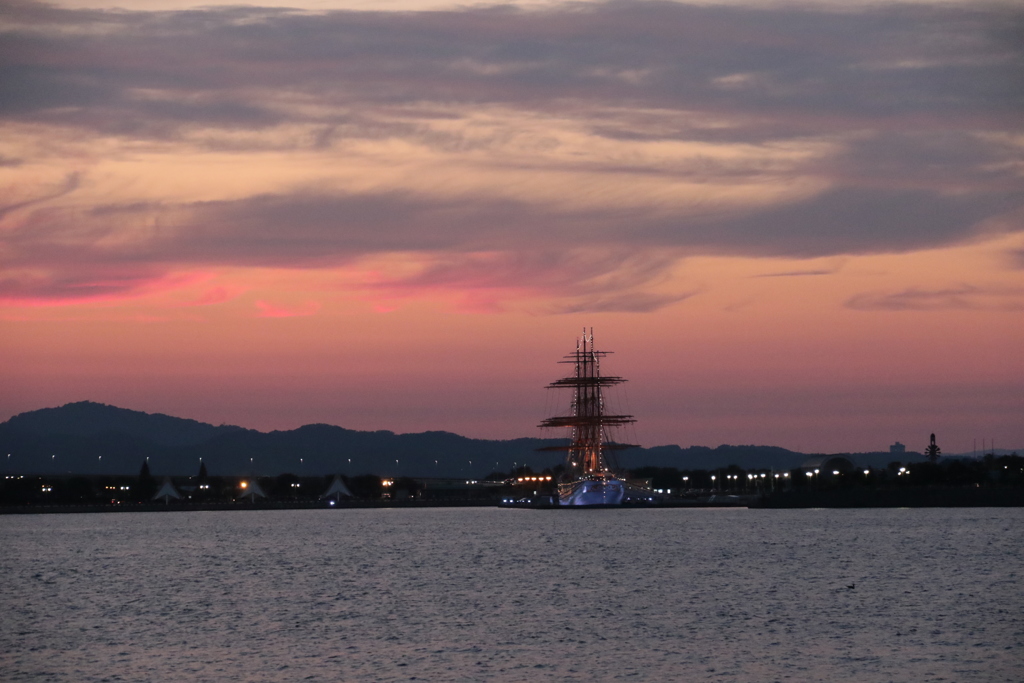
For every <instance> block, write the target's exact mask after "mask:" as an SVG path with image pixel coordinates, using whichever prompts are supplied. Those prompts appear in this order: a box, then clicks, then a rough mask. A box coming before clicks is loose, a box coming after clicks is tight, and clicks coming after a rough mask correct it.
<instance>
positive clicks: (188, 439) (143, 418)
mask: <svg viewBox="0 0 1024 683" xmlns="http://www.w3.org/2000/svg"><path fill="white" fill-rule="evenodd" d="M4 425H5V426H8V427H10V428H12V429H14V430H16V431H19V432H28V433H30V434H52V435H56V434H61V435H65V436H100V435H102V434H111V433H117V434H126V435H130V436H135V437H138V438H141V439H146V440H147V441H151V442H152V443H154V444H157V445H160V446H190V445H195V444H199V443H202V442H204V441H208V440H210V439H212V438H213V437H215V436H218V435H220V434H226V433H228V432H234V431H238V430H241V429H242V428H241V427H234V426H228V425H221V426H220V427H214V426H213V425H208V424H205V423H203V422H197V421H196V420H186V419H183V418H180V417H171V416H169V415H161V414H155V415H151V414H150V413H143V412H141V411H138V410H127V409H125V408H117V407H115V406H108V405H106V404H103V403H93V402H92V401H80V402H78V403H68V404H67V405H63V406H61V407H60V408H43V409H42V410H33V411H31V412H28V413H21V414H20V415H15V416H14V417H12V418H11V419H10V420H8V421H7V422H5V423H4Z"/></svg>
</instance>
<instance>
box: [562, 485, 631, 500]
mask: <svg viewBox="0 0 1024 683" xmlns="http://www.w3.org/2000/svg"><path fill="white" fill-rule="evenodd" d="M625 491H626V487H625V486H624V485H623V483H622V482H621V481H619V480H618V479H583V480H580V481H574V482H572V483H571V484H562V485H561V486H559V487H558V502H559V504H560V505H571V506H580V505H622V497H623V495H624V493H625Z"/></svg>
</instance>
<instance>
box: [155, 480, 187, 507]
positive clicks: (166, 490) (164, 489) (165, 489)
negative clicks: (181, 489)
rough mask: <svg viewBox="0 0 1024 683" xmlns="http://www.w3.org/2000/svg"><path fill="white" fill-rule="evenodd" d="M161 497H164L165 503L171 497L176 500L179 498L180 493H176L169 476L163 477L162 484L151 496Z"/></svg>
mask: <svg viewBox="0 0 1024 683" xmlns="http://www.w3.org/2000/svg"><path fill="white" fill-rule="evenodd" d="M161 498H163V499H164V502H165V503H169V502H170V501H171V498H174V499H176V500H178V499H180V498H181V494H180V493H178V490H177V489H176V488H174V484H172V483H171V478H170V477H165V478H164V485H163V486H161V487H160V490H159V491H157V492H156V495H155V496H153V500H160V499H161Z"/></svg>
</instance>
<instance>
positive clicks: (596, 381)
mask: <svg viewBox="0 0 1024 683" xmlns="http://www.w3.org/2000/svg"><path fill="white" fill-rule="evenodd" d="M609 353H611V352H610V351H598V350H596V349H595V348H594V330H593V328H591V330H590V334H587V330H586V328H584V330H583V336H582V337H581V338H580V339H578V340H576V352H575V353H573V354H570V355H568V356H566V357H565V360H562V361H560V362H562V363H571V364H572V365H573V367H574V372H573V374H572V375H570V376H569V377H563V378H562V379H558V380H555V381H554V382H552V383H551V384H549V385H548V389H572V392H573V396H572V411H571V413H570V414H569V415H565V416H559V417H552V418H548V419H547V420H544V421H543V422H542V423H541V424H540V426H541V427H569V428H571V430H572V436H571V441H570V443H569V445H568V446H567V447H563V448H565V449H566V450H568V451H569V452H568V457H567V458H566V463H565V464H566V470H567V471H566V479H567V480H573V479H587V478H603V477H606V476H611V467H610V463H609V460H608V457H607V456H606V451H608V450H611V449H613V448H615V449H618V448H628V447H629V446H628V445H625V444H616V443H610V442H609V441H608V434H607V428H609V427H618V426H621V425H625V424H629V423H632V422H636V420H634V419H633V416H632V415H607V414H605V412H604V394H603V391H602V390H603V388H604V387H609V386H614V385H616V384H622V383H623V382H625V381H626V380H625V379H623V378H622V377H613V376H602V375H601V358H603V357H604V356H607V355H608V354H609Z"/></svg>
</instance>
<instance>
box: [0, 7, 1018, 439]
mask: <svg viewBox="0 0 1024 683" xmlns="http://www.w3.org/2000/svg"><path fill="white" fill-rule="evenodd" d="M584 326H586V327H593V328H594V332H595V335H596V337H597V341H598V345H599V346H601V347H605V348H608V349H610V350H614V351H615V352H616V353H615V355H613V356H610V357H609V358H608V359H607V361H606V366H605V369H606V371H607V372H610V373H612V374H619V375H623V376H626V377H627V378H629V379H630V382H629V383H628V384H627V385H625V390H624V391H623V392H620V394H621V395H618V396H615V397H613V399H612V400H613V401H616V402H619V403H621V404H622V407H623V408H624V409H627V410H628V411H629V412H631V413H633V414H635V415H636V416H637V418H638V420H639V421H638V423H637V425H636V434H635V437H633V438H636V439H637V440H638V441H639V442H640V443H642V444H644V445H647V446H652V445H659V444H667V443H678V444H680V445H683V446H686V445H691V444H703V445H709V446H716V445H718V444H721V443H731V444H747V443H754V444H771V445H779V446H784V447H788V448H793V449H799V450H803V451H807V452H811V451H836V452H838V451H863V450H880V449H885V448H887V447H888V445H889V444H891V443H892V442H894V441H896V440H900V441H902V442H904V443H906V444H907V445H908V446H909V447H910V448H912V449H915V450H920V449H922V448H923V447H924V446H925V445H927V440H928V434H929V433H930V432H933V431H934V432H936V434H937V436H938V441H939V445H940V446H942V447H943V450H944V451H946V452H970V451H971V450H972V449H973V448H974V444H975V443H976V444H977V447H978V449H979V450H980V448H981V445H982V439H986V443H987V440H988V439H992V438H994V439H995V440H996V446H998V447H1015V448H1019V447H1022V446H1024V10H1022V9H1021V7H1020V5H1019V4H1018V3H1016V2H1009V1H1007V2H992V3H986V2H978V1H974V0H971V1H965V2H962V3H959V2H955V1H953V0H944V1H936V2H926V1H915V2H903V3H877V2H870V3H868V2H864V3H858V2H851V1H850V0H844V1H842V2H829V1H826V0H817V1H812V2H786V3H781V2H767V1H765V0H760V1H758V0H750V2H742V1H740V0H730V1H728V2H713V1H711V0H704V1H699V2H571V3H569V2H550V3H549V2H521V3H514V4H505V5H495V4H491V3H481V2H471V3H459V4H454V3H445V2H440V1H428V2H416V1H415V0H399V1H396V2H367V1H363V0H353V1H352V2H329V1H326V0H323V1H318V0H309V1H308V2H302V1H301V0H288V1H287V2H276V3H270V4H266V5H264V6H240V5H238V4H236V3H218V2H202V3H193V2H188V1H187V0H155V1H140V2H132V1H131V0H123V1H121V2H118V1H117V0H63V1H57V2H51V3H37V2H31V1H24V0H13V1H11V0H8V1H7V2H4V3H3V4H2V5H0V384H2V386H3V389H2V390H0V419H6V418H7V417H9V416H10V415H13V414H15V413H19V412H23V411H27V410H33V409H36V408H42V407H46V406H54V405H60V404H63V403H66V402H69V401H76V400H95V401H101V402H105V403H112V404H115V405H120V406H123V407H129V408H134V409H139V410H146V411H149V412H166V413H170V414H173V415H179V416H183V417H191V418H195V419H199V420H203V421H207V422H213V423H221V422H227V423H233V424H240V425H243V426H247V427H254V428H258V429H280V428H293V427H296V426H299V425H301V424H305V423H310V422H328V423H332V424H339V425H342V426H346V427H350V428H355V429H391V430H394V431H399V432H408V431H421V430H427V429H444V430H449V431H454V432H458V433H461V434H465V435H467V436H477V437H487V438H512V437H517V436H537V435H538V434H539V432H538V430H537V429H536V424H537V423H538V422H540V420H542V419H543V418H545V417H548V416H549V415H550V414H552V413H553V412H555V411H556V407H557V406H558V401H559V399H560V398H562V399H564V398H566V397H557V396H554V395H551V392H548V391H546V390H545V389H544V385H545V384H546V383H547V382H549V381H551V380H553V379H555V378H556V377H557V376H559V373H560V372H562V371H563V370H564V366H559V365H557V364H556V362H557V361H558V360H559V359H560V357H561V356H562V355H563V354H564V353H567V352H568V351H570V350H571V349H573V348H574V346H575V338H576V337H577V336H578V335H579V333H580V331H581V329H582V328H583V327H584Z"/></svg>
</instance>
